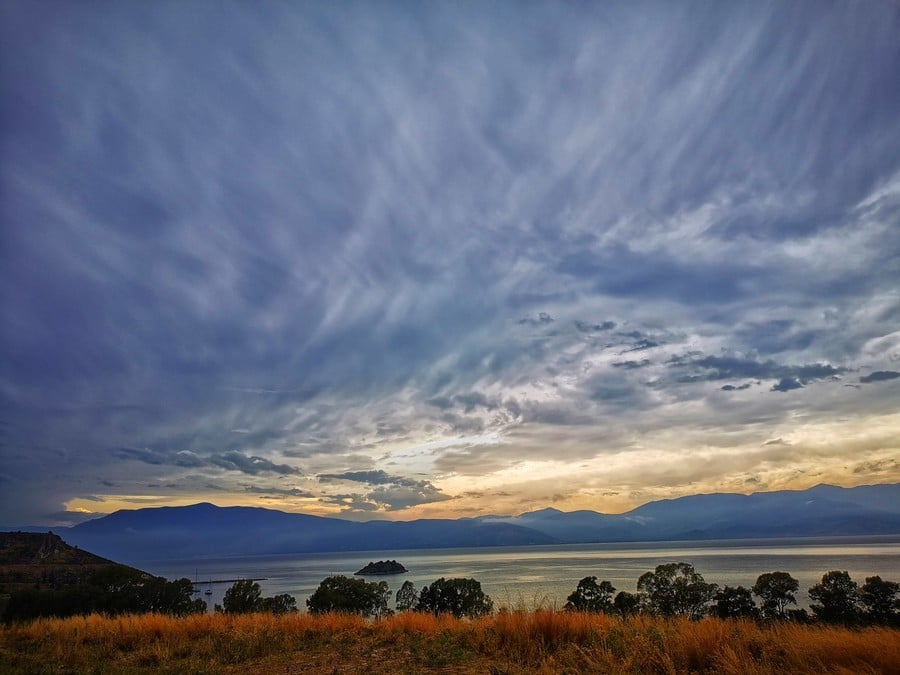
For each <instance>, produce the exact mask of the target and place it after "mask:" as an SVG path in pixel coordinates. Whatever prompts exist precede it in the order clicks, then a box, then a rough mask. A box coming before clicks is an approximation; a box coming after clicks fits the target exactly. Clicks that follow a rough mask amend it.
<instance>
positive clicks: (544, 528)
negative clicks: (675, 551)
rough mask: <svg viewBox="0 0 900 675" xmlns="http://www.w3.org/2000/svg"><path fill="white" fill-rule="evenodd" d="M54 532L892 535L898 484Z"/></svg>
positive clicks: (203, 539)
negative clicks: (498, 512) (616, 505)
mask: <svg viewBox="0 0 900 675" xmlns="http://www.w3.org/2000/svg"><path fill="white" fill-rule="evenodd" d="M57 533H59V534H61V535H62V536H63V538H64V539H65V540H66V541H68V542H69V543H70V544H73V545H77V546H80V547H82V548H85V549H88V550H91V551H94V552H96V553H97V554H99V555H101V556H105V557H109V558H112V559H114V560H124V561H139V560H162V559H178V558H193V557H206V556H221V555H261V554H276V553H313V552H328V551H365V550H400V549H421V548H455V547H478V546H521V545H531V544H567V543H601V542H640V541H678V540H715V539H744V538H768V537H773V538H778V537H808V536H843V535H873V534H881V535H887V534H900V483H896V484H890V485H866V486H859V487H854V488H841V487H836V486H833V485H817V486H816V487H813V488H810V489H808V490H799V491H793V490H790V491H788V490H786V491H779V492H757V493H754V494H751V495H742V494H706V495H692V496H687V497H680V498H677V499H667V500H662V501H655V502H650V503H648V504H645V505H643V506H640V507H638V508H636V509H634V510H632V511H629V512H627V513H622V514H615V515H612V514H604V513H597V512H595V511H573V512H563V511H559V510H557V509H553V508H546V509H542V510H539V511H532V512H529V513H523V514H521V515H518V516H479V517H475V518H461V519H458V520H441V519H423V520H414V521H409V522H397V521H384V520H374V521H369V522H355V521H349V520H343V519H340V518H323V517H319V516H311V515H305V514H298V513H285V512H283V511H276V510H270V509H263V508H256V507H243V506H232V507H218V506H214V505H212V504H194V505H192V506H179V507H161V508H146V509H137V510H123V511H116V512H115V513H112V514H110V515H108V516H103V517H101V518H97V519H95V520H90V521H87V522H84V523H81V524H80V525H76V526H74V527H71V528H60V529H58V530H57Z"/></svg>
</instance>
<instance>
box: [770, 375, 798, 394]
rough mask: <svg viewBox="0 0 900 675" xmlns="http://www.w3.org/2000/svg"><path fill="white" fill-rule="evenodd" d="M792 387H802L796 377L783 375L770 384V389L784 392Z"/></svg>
mask: <svg viewBox="0 0 900 675" xmlns="http://www.w3.org/2000/svg"><path fill="white" fill-rule="evenodd" d="M792 389H803V383H802V382H801V381H800V380H798V379H797V378H796V377H783V378H781V379H780V380H778V382H777V383H775V384H773V385H772V389H771V390H770V391H780V392H786V391H791V390H792Z"/></svg>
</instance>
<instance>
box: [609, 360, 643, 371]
mask: <svg viewBox="0 0 900 675" xmlns="http://www.w3.org/2000/svg"><path fill="white" fill-rule="evenodd" d="M611 365H612V367H613V368H627V369H628V370H634V369H636V368H646V367H647V366H649V365H650V361H649V360H648V359H641V360H640V361H617V362H616V363H613V364H611Z"/></svg>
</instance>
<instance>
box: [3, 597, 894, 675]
mask: <svg viewBox="0 0 900 675" xmlns="http://www.w3.org/2000/svg"><path fill="white" fill-rule="evenodd" d="M0 672H4V673H51V672H53V673H60V672H68V673H107V672H120V673H145V672H164V673H166V672H168V673H218V672H231V673H241V674H242V675H249V674H252V673H278V674H286V673H360V672H369V673H398V672H410V673H415V672H444V673H467V672H482V673H484V672H493V673H504V672H505V673H531V672H543V673H560V672H598V673H601V672H602V673H688V672H710V673H712V672H715V673H743V674H747V675H753V674H756V673H786V672H790V673H817V674H823V673H900V631H897V630H892V629H885V628H869V629H865V630H847V629H841V628H827V627H816V626H800V625H793V624H784V625H774V626H769V627H761V626H759V625H757V624H756V623H753V622H744V621H720V620H717V619H705V620H703V621H698V622H691V621H686V620H671V621H663V620H653V619H648V618H641V617H638V618H635V619H631V620H628V621H619V620H617V619H613V618H610V617H606V616H603V615H583V614H566V613H555V612H550V611H537V612H512V613H501V614H495V615H493V616H490V617H486V618H484V619H479V620H476V621H465V620H463V621H459V620H454V619H452V618H446V617H441V618H435V617H432V616H429V615H422V614H400V615H397V616H393V617H389V618H386V619H382V620H379V621H374V622H366V621H364V620H362V619H359V618H357V617H353V616H335V615H333V616H324V617H312V616H309V615H307V614H295V615H289V616H282V617H276V616H272V615H264V614H256V615H245V616H226V615H205V614H203V615H195V616H190V617H187V618H183V619H174V618H170V617H164V616H158V615H145V616H126V617H118V618H104V617H100V616H90V617H80V618H71V619H46V620H40V621H36V622H33V623H31V624H25V625H20V626H10V627H5V628H0Z"/></svg>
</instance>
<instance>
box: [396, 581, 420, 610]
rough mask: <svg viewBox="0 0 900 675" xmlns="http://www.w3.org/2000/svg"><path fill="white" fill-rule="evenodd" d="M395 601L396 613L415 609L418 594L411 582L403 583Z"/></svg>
mask: <svg viewBox="0 0 900 675" xmlns="http://www.w3.org/2000/svg"><path fill="white" fill-rule="evenodd" d="M395 599H396V601H397V611H398V612H408V611H410V610H412V609H415V607H416V604H417V603H418V602H419V594H418V593H417V592H416V587H415V586H413V583H412V582H411V581H404V582H403V585H402V586H401V587H400V590H398V591H397V595H396V598H395Z"/></svg>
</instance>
